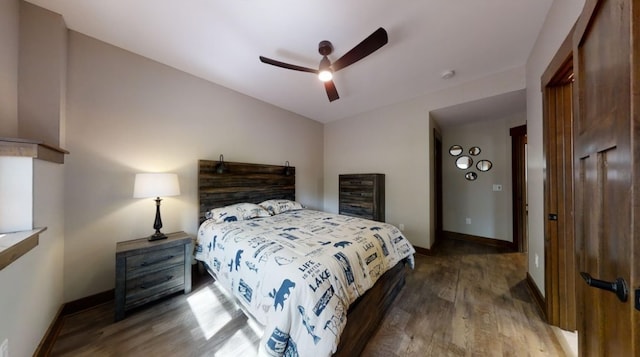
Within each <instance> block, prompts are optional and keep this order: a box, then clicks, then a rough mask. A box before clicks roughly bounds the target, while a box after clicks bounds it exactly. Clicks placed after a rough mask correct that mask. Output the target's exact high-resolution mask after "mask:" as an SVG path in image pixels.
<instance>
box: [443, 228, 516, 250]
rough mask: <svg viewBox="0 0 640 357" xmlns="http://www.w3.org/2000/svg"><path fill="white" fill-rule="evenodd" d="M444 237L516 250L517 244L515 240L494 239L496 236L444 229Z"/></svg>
mask: <svg viewBox="0 0 640 357" xmlns="http://www.w3.org/2000/svg"><path fill="white" fill-rule="evenodd" d="M442 237H443V238H444V239H455V240H463V241H467V242H473V243H478V244H482V245H488V246H491V247H498V248H504V249H509V250H514V251H515V245H514V244H513V242H507V241H506V240H500V239H494V238H486V237H480V236H474V235H471V234H464V233H458V232H450V231H442Z"/></svg>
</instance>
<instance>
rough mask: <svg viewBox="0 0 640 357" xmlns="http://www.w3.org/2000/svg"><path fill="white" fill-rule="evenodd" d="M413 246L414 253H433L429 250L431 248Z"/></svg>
mask: <svg viewBox="0 0 640 357" xmlns="http://www.w3.org/2000/svg"><path fill="white" fill-rule="evenodd" d="M413 248H414V249H415V250H416V253H418V254H421V255H433V253H432V252H431V249H427V248H422V247H418V246H415V245H414V246H413Z"/></svg>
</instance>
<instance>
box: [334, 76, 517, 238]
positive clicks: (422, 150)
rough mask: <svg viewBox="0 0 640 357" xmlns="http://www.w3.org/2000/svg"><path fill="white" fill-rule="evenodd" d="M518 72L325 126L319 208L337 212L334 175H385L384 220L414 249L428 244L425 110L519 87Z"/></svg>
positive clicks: (430, 228) (428, 173) (429, 139)
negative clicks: (401, 231) (397, 228)
mask: <svg viewBox="0 0 640 357" xmlns="http://www.w3.org/2000/svg"><path fill="white" fill-rule="evenodd" d="M524 83H525V72H524V67H518V68H512V69H509V70H506V71H504V72H501V73H497V74H495V75H492V76H489V77H485V78H480V79H477V80H474V81H471V82H468V83H465V84H463V85H460V86H457V87H452V88H447V89H445V90H442V91H439V92H436V93H431V94H427V95H424V96H421V97H419V98H416V99H414V100H411V101H407V102H403V103H399V104H396V105H391V106H388V107H385V108H382V109H379V110H375V111H372V112H369V113H364V114H361V115H357V116H354V117H351V118H346V119H342V120H338V121H335V122H331V123H328V124H326V125H325V130H324V149H325V152H324V168H325V171H324V193H325V196H324V208H325V210H327V211H330V212H337V211H338V175H339V174H342V173H364V172H376V173H384V174H385V175H386V221H387V222H389V223H392V224H395V225H399V224H404V225H405V231H404V232H405V234H406V235H407V238H408V239H409V240H410V241H411V242H412V243H413V244H414V245H416V246H418V247H422V248H430V247H431V244H432V243H433V240H434V237H433V234H432V232H433V222H432V220H433V214H432V212H431V202H430V201H431V197H432V194H431V191H432V184H431V181H432V179H433V178H432V177H431V169H430V168H431V167H432V160H433V155H431V151H432V145H433V143H432V137H433V133H432V131H433V127H434V126H433V125H430V117H429V111H431V110H435V109H440V108H444V107H448V106H452V105H455V104H460V103H465V102H469V101H473V100H477V99H482V98H486V97H491V96H494V95H497V94H502V93H506V92H511V91H515V90H520V89H523V88H524Z"/></svg>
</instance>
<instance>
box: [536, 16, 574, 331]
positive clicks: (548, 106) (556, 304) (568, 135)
mask: <svg viewBox="0 0 640 357" xmlns="http://www.w3.org/2000/svg"><path fill="white" fill-rule="evenodd" d="M574 29H575V27H574V28H572V29H571V31H570V32H569V34H568V35H567V37H566V38H565V40H564V41H563V43H562V45H561V46H560V49H558V52H557V53H556V54H555V56H554V57H553V59H552V61H551V63H550V64H549V66H548V67H547V69H546V70H545V72H544V74H543V75H542V77H541V88H542V93H543V121H542V122H543V124H542V125H543V130H542V141H543V146H542V147H543V160H544V216H543V217H544V232H545V233H544V234H545V237H544V254H545V264H544V265H545V269H544V270H545V310H546V311H545V313H546V317H547V322H548V323H549V324H551V325H555V326H558V327H560V328H562V329H565V330H569V331H575V330H576V328H577V324H576V317H577V316H576V307H577V301H576V274H577V273H576V257H575V254H576V251H575V234H574V223H575V220H574V214H573V212H574V206H573V205H574V197H573V195H574V190H573V187H574V173H573V107H574V103H573V98H574V97H573V84H572V82H573V48H572V47H573V44H572V40H573V33H574ZM552 215H553V217H552Z"/></svg>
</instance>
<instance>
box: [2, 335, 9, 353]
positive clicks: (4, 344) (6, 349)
mask: <svg viewBox="0 0 640 357" xmlns="http://www.w3.org/2000/svg"><path fill="white" fill-rule="evenodd" d="M0 357H9V340H8V339H5V340H4V341H2V345H0Z"/></svg>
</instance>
